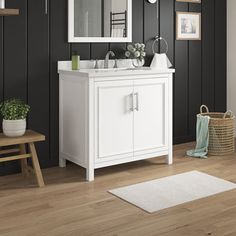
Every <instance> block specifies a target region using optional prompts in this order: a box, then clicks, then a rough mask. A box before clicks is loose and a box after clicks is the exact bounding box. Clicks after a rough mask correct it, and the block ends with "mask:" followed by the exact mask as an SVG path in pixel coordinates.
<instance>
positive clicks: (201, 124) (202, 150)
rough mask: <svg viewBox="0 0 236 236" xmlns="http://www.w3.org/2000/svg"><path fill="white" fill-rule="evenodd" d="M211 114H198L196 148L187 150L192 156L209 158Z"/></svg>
mask: <svg viewBox="0 0 236 236" xmlns="http://www.w3.org/2000/svg"><path fill="white" fill-rule="evenodd" d="M209 121H210V117H209V116H202V115H198V116H197V129H196V131H197V144H196V147H195V150H190V151H187V155H188V156H190V157H199V158H207V153H208V144H209V128H208V125H209Z"/></svg>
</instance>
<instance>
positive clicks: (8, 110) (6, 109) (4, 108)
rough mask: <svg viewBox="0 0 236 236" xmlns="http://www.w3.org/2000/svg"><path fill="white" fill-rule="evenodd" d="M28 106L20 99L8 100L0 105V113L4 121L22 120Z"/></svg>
mask: <svg viewBox="0 0 236 236" xmlns="http://www.w3.org/2000/svg"><path fill="white" fill-rule="evenodd" d="M29 111H30V106H28V105H27V104H25V103H24V102H23V101H21V100H20V99H9V100H6V101H4V102H2V103H0V113H1V115H2V117H3V119H4V120H22V119H25V118H26V117H27V114H28V112H29Z"/></svg>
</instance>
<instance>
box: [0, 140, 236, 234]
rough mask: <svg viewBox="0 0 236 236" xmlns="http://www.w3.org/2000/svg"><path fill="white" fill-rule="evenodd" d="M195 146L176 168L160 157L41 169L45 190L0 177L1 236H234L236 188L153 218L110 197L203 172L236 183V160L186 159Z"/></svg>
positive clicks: (180, 150) (179, 155) (178, 154)
mask: <svg viewBox="0 0 236 236" xmlns="http://www.w3.org/2000/svg"><path fill="white" fill-rule="evenodd" d="M191 147H193V144H184V145H179V146H176V147H175V152H174V154H175V155H174V156H175V159H174V160H175V164H174V165H173V166H167V165H164V164H163V160H164V159H162V158H156V159H152V160H148V161H140V162H136V163H131V164H124V165H120V166H115V167H109V168H104V169H101V170H97V171H96V180H95V182H93V183H87V182H85V180H84V176H85V171H84V170H83V169H81V168H79V167H78V166H74V165H70V166H68V167H67V168H65V169H60V168H51V169H46V170H44V171H43V174H44V178H45V183H46V185H47V186H46V187H45V188H42V189H39V188H37V187H36V183H35V182H34V181H33V180H34V178H33V177H32V182H27V181H26V180H24V179H23V177H21V175H12V176H6V177H0V235H1V236H68V235H73V236H95V235H98V236H149V235H153V236H158V235H163V236H195V235H196V236H201V235H214V236H215V235H217V236H218V235H219V236H223V235H228V236H235V235H236V190H234V191H229V192H226V193H222V194H219V195H215V196H212V197H209V198H205V199H201V200H197V201H194V202H191V203H187V204H184V205H179V206H177V207H173V208H170V209H167V210H162V211H160V212H157V213H155V214H148V213H145V212H143V211H142V210H140V209H138V208H136V207H134V206H132V205H130V204H128V203H126V202H124V201H122V200H120V199H118V198H116V197H114V196H112V195H110V194H109V193H107V190H109V189H112V188H116V187H121V186H126V185H130V184H134V183H139V182H143V181H147V180H152V179H156V178H161V177H164V176H169V175H173V174H178V173H182V172H187V171H191V170H199V171H203V172H205V173H208V174H211V175H214V176H217V177H220V178H223V179H226V180H229V181H232V182H235V183H236V156H235V155H232V156H227V157H211V158H209V159H207V160H199V159H191V158H187V157H185V151H186V150H187V149H189V148H191Z"/></svg>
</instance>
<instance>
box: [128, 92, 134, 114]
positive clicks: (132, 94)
mask: <svg viewBox="0 0 236 236" xmlns="http://www.w3.org/2000/svg"><path fill="white" fill-rule="evenodd" d="M129 96H130V98H131V108H130V109H129V110H130V111H134V93H131V94H130V95H129Z"/></svg>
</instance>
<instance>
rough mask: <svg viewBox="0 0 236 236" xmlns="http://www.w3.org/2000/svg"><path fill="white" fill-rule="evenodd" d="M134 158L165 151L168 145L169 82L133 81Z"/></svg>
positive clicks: (152, 80) (156, 80) (158, 79)
mask: <svg viewBox="0 0 236 236" xmlns="http://www.w3.org/2000/svg"><path fill="white" fill-rule="evenodd" d="M134 100H135V111H134V156H135V158H136V159H139V156H140V158H141V156H142V155H146V154H148V153H150V154H151V153H155V152H159V151H164V150H166V149H167V145H168V137H167V134H168V132H167V131H168V80H167V79H166V78H157V79H144V80H140V81H138V80H137V81H135V82H134Z"/></svg>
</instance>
